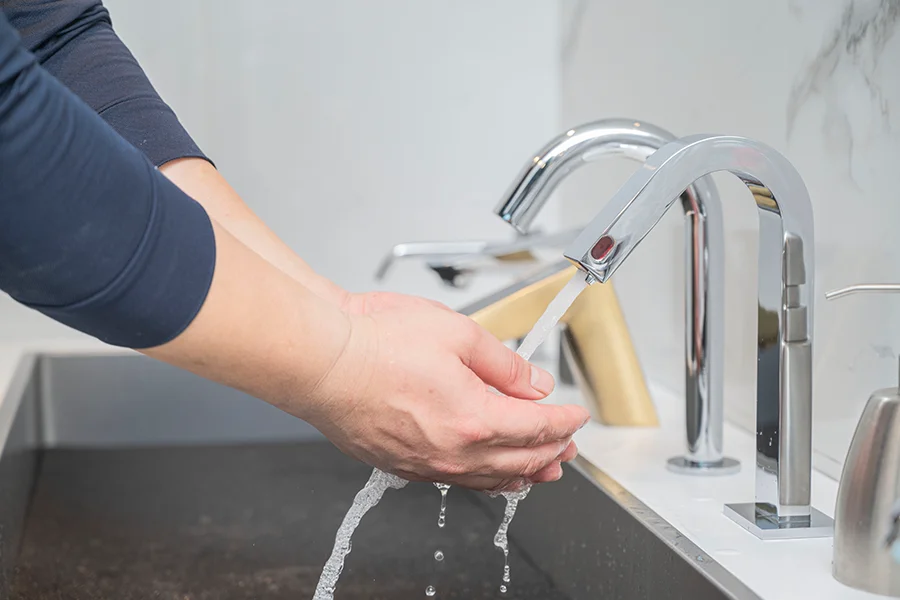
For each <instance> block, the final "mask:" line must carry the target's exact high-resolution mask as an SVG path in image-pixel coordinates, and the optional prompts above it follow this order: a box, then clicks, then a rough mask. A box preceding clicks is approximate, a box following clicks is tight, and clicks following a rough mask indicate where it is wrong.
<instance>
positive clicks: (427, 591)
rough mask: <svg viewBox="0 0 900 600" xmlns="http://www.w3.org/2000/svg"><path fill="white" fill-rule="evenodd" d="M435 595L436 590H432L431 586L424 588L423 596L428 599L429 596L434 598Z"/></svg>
mask: <svg viewBox="0 0 900 600" xmlns="http://www.w3.org/2000/svg"><path fill="white" fill-rule="evenodd" d="M436 593H437V590H435V589H434V586H433V585H429V586H428V587H427V588H425V595H426V596H428V597H429V598H430V597H431V596H434V595H435V594H436Z"/></svg>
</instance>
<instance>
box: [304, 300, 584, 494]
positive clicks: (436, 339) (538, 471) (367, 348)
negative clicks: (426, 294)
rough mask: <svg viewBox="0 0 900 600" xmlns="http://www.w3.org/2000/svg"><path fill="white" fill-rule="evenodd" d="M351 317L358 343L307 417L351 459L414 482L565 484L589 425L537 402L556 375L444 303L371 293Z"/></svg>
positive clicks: (575, 412) (350, 307) (355, 303)
mask: <svg viewBox="0 0 900 600" xmlns="http://www.w3.org/2000/svg"><path fill="white" fill-rule="evenodd" d="M343 309H344V310H345V312H346V313H347V314H348V315H349V318H350V320H351V323H352V328H351V334H350V337H349V340H348V342H347V344H346V346H345V347H344V350H343V352H342V353H341V355H340V357H339V358H338V359H337V361H336V362H335V364H334V365H333V367H332V368H331V370H330V371H329V373H328V375H326V376H325V377H324V378H323V379H322V381H321V382H320V383H319V385H318V386H317V388H316V391H315V395H316V397H317V398H318V399H319V400H318V402H317V404H316V408H315V410H314V411H313V413H312V414H310V415H309V416H308V419H309V420H310V421H311V422H312V423H313V425H315V426H316V427H318V428H319V429H320V430H321V431H322V432H323V433H324V434H325V435H326V436H327V437H328V438H329V439H330V440H331V441H332V442H333V443H334V444H335V445H337V446H338V447H339V448H340V449H341V450H343V451H344V452H346V453H347V454H349V455H351V456H354V457H355V458H358V459H360V460H362V461H364V462H366V463H368V464H370V465H372V466H375V467H378V468H379V469H382V470H384V471H388V472H391V473H394V474H395V475H398V476H400V477H403V478H404V479H409V480H414V481H416V480H418V481H439V482H442V483H450V484H454V485H460V486H463V487H469V488H473V489H485V490H502V489H510V488H515V487H517V486H518V485H519V484H520V483H521V482H523V481H529V482H533V483H540V482H546V481H555V480H556V479H559V477H561V476H562V468H561V466H560V463H561V462H566V461H569V460H572V459H573V458H574V457H575V455H576V454H577V449H576V447H575V444H574V443H573V442H572V440H571V438H572V435H573V434H574V433H575V432H576V431H577V430H578V429H580V428H581V427H582V426H583V425H584V424H585V423H586V422H587V421H588V418H589V416H588V413H587V411H585V410H584V409H583V408H581V407H578V406H572V405H569V406H553V405H543V404H538V403H536V402H533V401H534V400H540V399H542V398H544V397H546V396H547V394H549V393H550V392H551V391H552V390H553V385H554V382H553V377H552V376H551V375H550V374H549V373H547V372H546V371H544V370H542V369H540V368H538V367H535V366H532V365H531V364H530V363H528V362H527V361H525V360H524V359H522V358H521V357H520V356H519V355H517V354H516V353H515V352H513V351H512V350H510V349H509V348H507V347H506V346H505V345H503V344H502V343H500V342H499V341H498V340H497V339H496V338H494V337H493V336H492V335H491V334H490V333H488V332H487V331H486V330H484V329H483V328H481V327H480V326H478V325H477V324H476V323H475V322H474V321H472V320H471V319H469V318H467V317H465V316H463V315H460V314H458V313H456V312H454V311H453V310H451V309H449V308H447V307H446V306H444V305H441V304H439V303H437V302H433V301H430V300H425V299H422V298H416V297H412V296H404V295H401V294H384V293H370V294H364V295H351V296H349V297H348V298H347V299H346V301H345V302H344V305H343ZM492 387H493V388H494V389H495V390H497V392H499V393H496V392H495V391H494V390H492V389H491V388H492Z"/></svg>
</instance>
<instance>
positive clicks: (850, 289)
mask: <svg viewBox="0 0 900 600" xmlns="http://www.w3.org/2000/svg"><path fill="white" fill-rule="evenodd" d="M889 292H900V283H859V284H856V285H850V286H847V287H845V288H840V289H837V290H831V291H830V292H828V293H827V294H825V299H826V300H835V299H837V298H843V297H844V296H850V295H852V294H860V293H873V294H878V293H889Z"/></svg>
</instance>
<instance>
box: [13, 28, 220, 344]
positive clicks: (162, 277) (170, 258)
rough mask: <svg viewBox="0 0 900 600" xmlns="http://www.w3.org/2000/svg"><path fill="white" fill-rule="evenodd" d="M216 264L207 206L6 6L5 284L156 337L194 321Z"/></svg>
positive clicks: (99, 322)
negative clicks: (50, 59)
mask: <svg viewBox="0 0 900 600" xmlns="http://www.w3.org/2000/svg"><path fill="white" fill-rule="evenodd" d="M214 266H215V239H214V234H213V230H212V224H211V223H210V220H209V217H208V216H207V214H206V212H205V211H204V210H203V208H202V207H201V206H200V205H199V204H197V203H196V202H195V201H194V200H192V199H191V198H189V197H188V196H187V195H186V194H184V193H183V192H181V190H179V189H178V188H177V187H176V186H175V185H174V184H172V183H171V182H169V181H168V179H166V178H165V177H164V176H163V175H162V174H161V173H159V172H158V171H157V170H156V168H155V167H154V166H153V165H152V164H151V163H150V162H149V161H148V159H147V158H146V157H145V156H144V155H143V154H142V153H141V152H140V151H139V150H137V149H136V148H135V147H134V146H132V145H131V144H129V143H128V142H127V141H126V140H125V139H124V138H122V137H121V136H119V135H118V134H117V133H116V132H115V131H114V130H113V129H112V128H111V127H110V126H109V125H108V124H107V123H106V122H104V121H103V119H101V118H100V117H99V116H98V115H97V114H96V113H95V112H94V111H93V110H92V109H91V108H90V107H89V106H87V105H86V104H85V103H84V102H82V101H81V100H80V99H79V98H78V97H76V96H75V95H74V94H73V93H72V92H71V91H70V90H68V89H67V88H66V87H65V86H63V85H62V84H61V83H60V82H59V81H57V80H56V79H55V78H54V77H52V76H51V75H49V74H48V73H46V72H45V71H44V70H43V69H42V68H41V67H40V66H39V65H38V64H37V61H36V59H35V57H34V55H32V54H31V53H30V52H28V51H27V50H26V49H25V48H24V47H23V46H22V44H21V41H20V39H19V36H18V34H17V33H16V31H15V29H13V27H12V26H11V25H10V24H9V22H8V21H7V19H6V17H5V16H4V15H3V14H2V13H0V289H2V290H3V291H5V292H7V293H8V294H9V295H10V296H12V297H13V298H14V299H16V300H17V301H19V302H21V303H23V304H25V305H27V306H30V307H32V308H34V309H36V310H39V311H41V312H42V313H44V314H46V315H48V316H50V317H51V318H53V319H56V320H57V321H60V322H62V323H64V324H66V325H69V326H71V327H73V328H75V329H78V330H81V331H83V332H85V333H88V334H90V335H93V336H95V337H97V338H99V339H101V340H103V341H105V342H108V343H110V344H115V345H121V346H128V347H134V348H147V347H152V346H156V345H159V344H162V343H164V342H167V341H169V340H171V339H173V338H174V337H176V336H177V335H178V334H179V333H181V332H182V331H183V330H184V329H185V328H186V327H187V326H188V325H189V324H190V322H191V321H192V320H193V319H194V317H195V316H196V314H197V312H198V311H199V309H200V307H201V306H202V304H203V302H204V300H205V298H206V294H207V292H208V290H209V286H210V283H211V280H212V274H213V270H214Z"/></svg>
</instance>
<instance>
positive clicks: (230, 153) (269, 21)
mask: <svg viewBox="0 0 900 600" xmlns="http://www.w3.org/2000/svg"><path fill="white" fill-rule="evenodd" d="M106 5H107V6H108V8H109V10H110V13H111V15H112V18H113V23H114V26H115V28H116V30H117V31H118V33H119V34H120V36H121V37H122V38H123V39H124V40H125V42H126V44H127V45H128V46H129V47H130V48H131V49H132V51H133V52H134V54H135V55H136V56H137V57H138V59H139V61H140V62H141V64H142V65H143V66H144V69H145V70H146V71H147V73H148V74H149V76H150V78H151V80H152V81H153V83H154V85H156V87H157V89H158V90H159V91H160V93H161V95H162V96H163V98H164V99H165V100H166V101H168V102H169V103H170V104H171V105H172V106H173V107H174V109H175V110H176V112H177V113H178V114H179V116H180V118H181V120H182V121H183V122H184V123H185V124H186V126H187V128H188V130H189V131H190V132H191V133H192V134H193V135H194V137H195V138H196V139H197V141H198V142H199V143H200V145H201V147H202V148H203V149H204V150H205V151H206V152H207V153H208V154H209V155H210V156H211V157H212V158H213V159H214V161H215V162H216V163H217V165H218V167H219V168H220V170H221V172H222V173H223V174H224V175H225V176H226V178H227V179H228V180H229V181H230V182H231V183H232V184H233V185H234V186H235V187H236V188H237V190H238V191H239V192H240V193H241V194H242V196H243V197H244V199H245V200H246V201H247V203H248V204H249V205H250V206H251V207H252V208H253V209H254V210H255V211H257V213H258V214H259V215H260V216H261V217H262V218H263V219H264V220H265V221H266V222H267V223H268V224H269V225H270V226H271V227H272V228H273V229H274V230H275V231H276V233H278V234H279V235H280V236H281V237H282V238H283V239H284V240H285V241H286V242H287V243H288V244H289V245H290V246H292V247H293V248H294V249H295V250H296V251H297V252H298V253H299V254H300V255H301V256H303V257H304V258H306V259H307V260H308V261H309V262H310V263H311V264H312V265H313V267H314V268H316V269H317V270H319V271H320V272H322V273H323V274H325V275H327V276H329V277H331V278H333V279H335V280H336V281H338V282H339V283H340V284H342V285H344V286H346V287H348V288H350V289H352V290H355V291H360V290H366V289H371V288H373V287H375V284H374V282H373V279H372V273H373V272H374V270H375V267H376V265H377V263H378V261H379V259H380V258H381V256H382V255H383V254H384V253H385V252H387V251H388V250H389V249H390V248H391V246H392V245H394V244H396V243H398V242H403V241H409V240H429V239H450V240H453V239H472V238H474V239H480V238H485V237H490V238H497V239H505V238H508V237H511V235H512V232H511V230H510V229H509V228H508V226H506V225H505V224H503V223H502V222H500V220H499V219H498V218H497V217H495V216H493V214H492V208H493V207H494V205H495V204H496V202H497V200H498V198H499V196H500V195H501V194H502V193H503V192H504V191H505V189H506V187H507V186H508V184H509V182H510V181H511V180H512V178H513V177H514V176H515V175H516V174H517V172H518V171H519V169H520V167H521V166H522V164H523V163H524V161H525V160H526V159H527V158H528V157H529V156H530V155H531V153H532V152H533V151H534V150H535V149H536V148H538V147H540V146H541V145H543V143H544V142H545V141H546V139H548V138H549V137H551V136H553V135H555V134H556V133H557V132H558V129H559V127H558V114H559V90H560V85H559V78H558V76H559V61H558V49H559V26H558V16H559V13H558V7H557V4H556V2H544V1H540V0H527V1H523V0H495V1H493V2H479V1H478V0H464V1H455V2H420V1H417V0H379V1H378V2H371V1H367V0H329V1H327V2H322V1H315V2H313V1H311V0H279V1H275V0H267V1H266V2H265V3H257V2H246V1H238V0H194V1H191V2H184V1H183V0H154V1H152V2H151V1H143V2H135V1H134V0H107V2H106ZM553 212H554V211H553V209H552V208H548V210H547V214H548V219H550V220H552V214H553ZM436 281H437V280H436V278H435V277H434V276H432V275H430V274H429V273H426V272H425V270H424V268H423V267H422V266H421V265H415V266H413V265H404V266H401V267H400V268H399V269H397V271H396V272H395V277H394V278H392V279H391V280H390V281H389V282H388V283H387V287H390V288H392V289H396V290H400V291H406V292H412V293H420V294H426V295H430V296H434V297H438V298H440V299H442V300H444V301H445V302H448V303H449V304H451V305H453V306H459V305H461V304H462V303H464V302H466V301H468V300H470V299H472V298H473V295H474V294H476V293H479V292H483V291H484V290H485V289H486V287H485V286H486V285H488V286H489V283H488V284H483V285H481V286H476V288H475V289H473V290H471V291H469V292H467V293H461V292H454V293H450V292H449V291H447V290H446V289H444V288H443V287H442V286H440V284H438V283H436ZM0 309H2V311H3V313H2V314H8V315H10V318H8V319H0V335H3V331H4V330H5V331H7V332H8V331H10V330H11V329H18V330H22V329H23V328H25V330H27V331H31V329H30V328H32V327H34V323H35V322H36V321H37V322H39V323H40V325H41V326H43V325H45V323H43V321H42V320H41V319H39V318H33V317H32V316H31V315H26V314H25V312H24V310H23V309H22V310H20V309H19V308H18V307H16V306H14V305H12V304H11V303H10V302H8V299H4V300H3V302H2V303H0Z"/></svg>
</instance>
